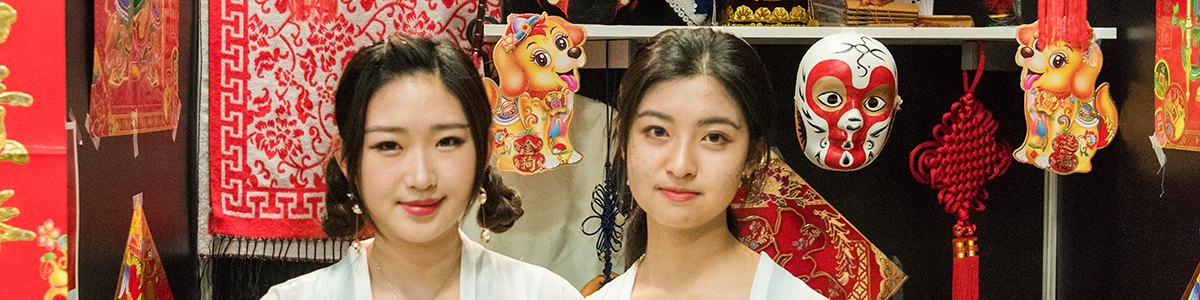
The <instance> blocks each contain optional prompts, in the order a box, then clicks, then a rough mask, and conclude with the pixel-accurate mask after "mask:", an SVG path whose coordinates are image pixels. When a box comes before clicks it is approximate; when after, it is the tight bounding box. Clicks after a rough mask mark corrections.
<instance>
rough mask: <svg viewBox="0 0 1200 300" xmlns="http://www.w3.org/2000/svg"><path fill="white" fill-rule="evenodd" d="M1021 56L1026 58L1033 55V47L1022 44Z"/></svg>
mask: <svg viewBox="0 0 1200 300" xmlns="http://www.w3.org/2000/svg"><path fill="white" fill-rule="evenodd" d="M1021 57H1024V58H1030V57H1033V48H1029V47H1026V46H1021Z"/></svg>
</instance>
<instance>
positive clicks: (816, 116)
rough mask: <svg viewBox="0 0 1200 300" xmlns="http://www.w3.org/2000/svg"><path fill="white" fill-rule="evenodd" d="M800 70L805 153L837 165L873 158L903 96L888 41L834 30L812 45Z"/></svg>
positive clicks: (844, 167) (843, 167) (854, 165)
mask: <svg viewBox="0 0 1200 300" xmlns="http://www.w3.org/2000/svg"><path fill="white" fill-rule="evenodd" d="M796 73H797V74H796V94H795V101H796V110H795V113H796V136H797V138H798V139H799V140H800V146H801V147H802V148H804V154H805V156H806V157H808V159H809V160H810V161H812V162H813V164H816V165H817V166H818V167H821V168H823V169H827V170H834V171H855V170H858V169H862V168H863V167H866V166H867V165H868V164H870V163H871V162H872V161H874V160H875V158H876V157H878V156H879V153H880V152H881V151H883V145H884V143H886V142H887V138H888V134H889V132H891V128H892V120H893V117H894V116H895V115H896V111H898V110H900V103H901V102H903V100H901V99H900V96H899V95H898V94H897V85H896V83H897V79H896V61H895V59H893V58H892V53H891V52H890V51H888V49H887V47H884V46H883V44H882V43H880V42H879V41H878V40H875V39H873V38H871V37H868V36H865V35H861V34H856V33H839V34H834V35H830V36H827V37H825V38H822V39H821V40H819V41H817V42H816V43H814V44H813V45H812V47H810V48H809V49H808V52H806V53H805V54H804V58H801V59H800V67H799V69H798V70H797V71H796Z"/></svg>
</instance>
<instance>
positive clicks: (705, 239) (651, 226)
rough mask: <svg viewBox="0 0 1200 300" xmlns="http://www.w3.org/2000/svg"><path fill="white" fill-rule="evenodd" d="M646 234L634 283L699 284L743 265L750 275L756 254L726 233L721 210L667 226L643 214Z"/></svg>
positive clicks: (663, 284) (729, 272) (737, 272)
mask: <svg viewBox="0 0 1200 300" xmlns="http://www.w3.org/2000/svg"><path fill="white" fill-rule="evenodd" d="M646 234H647V243H646V255H645V256H643V257H642V261H641V264H640V265H638V270H639V271H638V274H637V277H638V278H637V279H636V280H637V281H638V284H641V283H643V282H646V283H650V284H652V285H655V286H660V287H672V286H678V287H686V286H692V285H703V284H707V282H710V281H709V280H710V279H714V278H721V277H722V275H721V274H726V275H728V274H742V273H744V271H746V270H747V267H749V271H750V272H749V274H751V276H750V278H751V279H752V278H753V275H752V274H753V270H754V268H755V267H756V266H757V262H758V254H757V253H755V252H754V251H753V250H750V248H747V247H746V246H745V245H742V243H741V242H739V241H738V240H737V238H734V237H733V235H732V234H730V233H729V228H728V227H727V225H726V219H725V215H724V214H721V215H720V216H719V217H717V218H714V219H713V220H712V221H709V222H706V223H705V224H703V225H700V226H697V227H694V228H671V227H668V226H664V225H662V224H660V223H658V222H656V221H655V220H654V219H653V218H650V217H649V216H647V220H646ZM643 279H646V280H645V281H643ZM746 286H747V287H748V286H749V285H746Z"/></svg>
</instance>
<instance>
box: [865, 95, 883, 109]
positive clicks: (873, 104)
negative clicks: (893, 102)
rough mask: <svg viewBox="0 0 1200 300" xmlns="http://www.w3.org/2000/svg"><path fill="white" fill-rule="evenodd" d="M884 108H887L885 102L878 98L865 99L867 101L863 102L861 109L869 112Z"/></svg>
mask: <svg viewBox="0 0 1200 300" xmlns="http://www.w3.org/2000/svg"><path fill="white" fill-rule="evenodd" d="M884 106H887V101H884V100H883V98H880V97H879V96H871V97H867V100H866V101H863V108H865V109H867V111H870V112H877V111H880V110H882V109H883V107H884Z"/></svg>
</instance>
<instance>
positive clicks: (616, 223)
mask: <svg viewBox="0 0 1200 300" xmlns="http://www.w3.org/2000/svg"><path fill="white" fill-rule="evenodd" d="M606 75H607V74H606ZM607 77H608V76H605V81H606V82H607ZM604 108H605V117H606V119H605V124H604V136H605V146H604V149H605V155H607V157H606V158H605V161H604V182H603V183H601V184H599V185H596V189H595V190H593V191H592V213H593V214H594V215H591V216H588V217H587V218H585V219H583V223H581V224H579V227H580V230H582V231H583V234H586V235H588V236H595V235H598V236H597V237H596V256H597V257H599V258H600V260H601V261H603V262H604V270H603V271H601V275H603V276H604V280H603V281H601V282H600V285H601V286H603V285H605V284H608V282H609V281H612V278H613V277H612V276H611V274H612V267H613V265H612V254H613V253H614V252H617V251H621V241H622V240H623V239H624V237H623V234H622V227H623V226H624V225H625V224H624V223H625V221H624V219H621V220H618V216H619V215H620V214H621V210H620V207H621V203H620V202H619V200H618V199H617V190H618V189H620V184H621V183H620V182H619V181H618V180H617V177H616V175H617V174H616V172H615V171H614V170H613V163H612V138H610V135H609V133H611V132H612V120H613V116H612V111H613V108H612V107H611V106H608V105H607V104H606V105H605V106H604ZM592 220H597V221H599V222H600V226H599V227H596V229H595V230H592V231H588V230H587V226H586V225H587V224H588V222H589V221H592Z"/></svg>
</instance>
